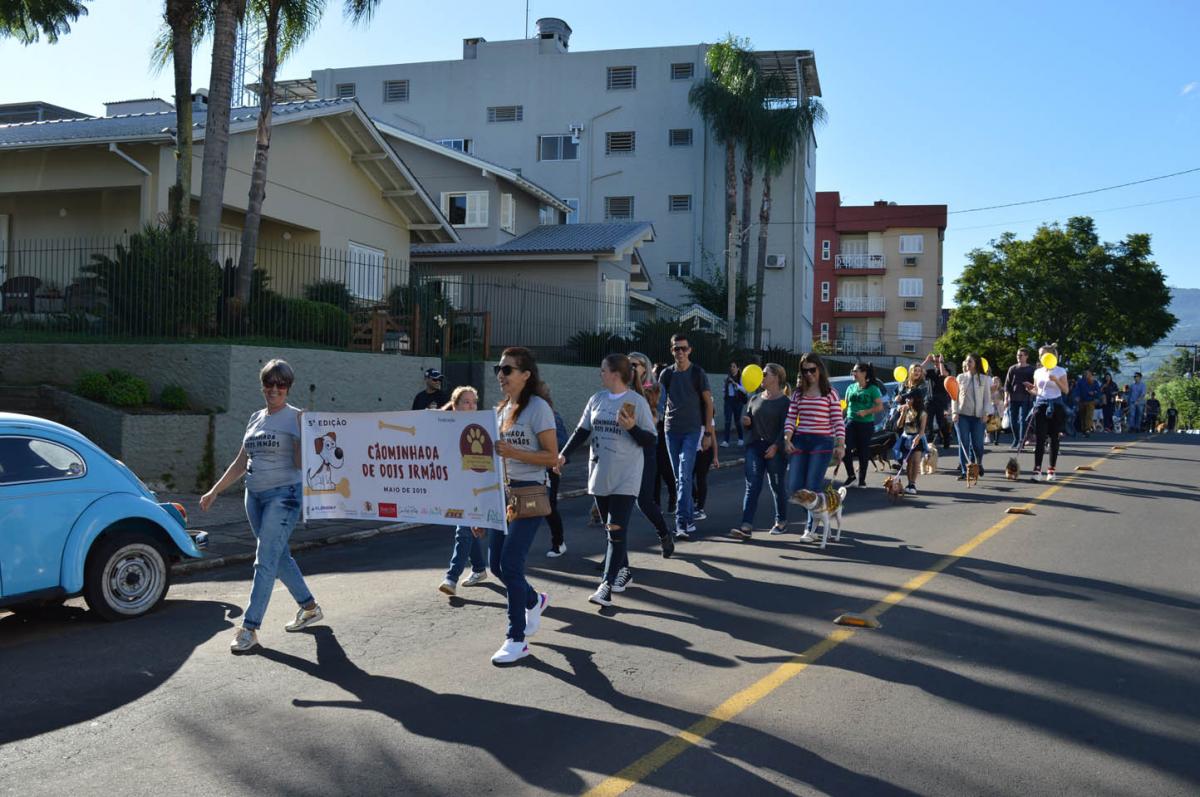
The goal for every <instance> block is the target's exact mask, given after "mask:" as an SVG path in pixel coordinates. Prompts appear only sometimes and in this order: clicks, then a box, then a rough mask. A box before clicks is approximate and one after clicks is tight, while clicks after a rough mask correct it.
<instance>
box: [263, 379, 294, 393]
mask: <svg viewBox="0 0 1200 797" xmlns="http://www.w3.org/2000/svg"><path fill="white" fill-rule="evenodd" d="M262 386H263V390H266V389H267V388H271V387H273V388H275V389H276V390H287V389H288V387H290V385H288V383H287V382H280V381H279V380H277V379H264V380H263V383H262Z"/></svg>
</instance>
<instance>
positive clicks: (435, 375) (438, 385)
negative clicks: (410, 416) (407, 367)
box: [412, 368, 450, 410]
mask: <svg viewBox="0 0 1200 797" xmlns="http://www.w3.org/2000/svg"><path fill="white" fill-rule="evenodd" d="M449 400H450V397H449V396H447V395H446V391H444V390H442V372H441V371H439V370H438V369H436V368H426V369H425V389H424V390H422V391H421V392H420V393H418V394H417V395H416V397H415V398H414V399H413V403H412V408H413V409H414V410H427V409H429V408H430V407H432V408H433V409H435V410H436V409H440V408H441V407H442V405H443V404H445V403H446V402H447V401H449Z"/></svg>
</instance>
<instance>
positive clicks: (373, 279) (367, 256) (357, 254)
mask: <svg viewBox="0 0 1200 797" xmlns="http://www.w3.org/2000/svg"><path fill="white" fill-rule="evenodd" d="M349 249H350V251H349V258H348V260H347V263H346V288H347V289H349V291H350V295H352V296H357V297H358V298H359V299H367V300H369V301H378V300H379V299H382V298H383V276H384V268H383V259H384V251H383V250H382V249H376V248H375V247H373V246H364V245H363V244H356V243H354V241H351V242H350V246H349Z"/></svg>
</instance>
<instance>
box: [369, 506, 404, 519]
mask: <svg viewBox="0 0 1200 797" xmlns="http://www.w3.org/2000/svg"><path fill="white" fill-rule="evenodd" d="M368 506H369V504H368ZM379 516H380V517H396V516H397V513H396V505H395V504H380V505H379Z"/></svg>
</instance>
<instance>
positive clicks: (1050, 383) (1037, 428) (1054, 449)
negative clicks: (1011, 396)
mask: <svg viewBox="0 0 1200 797" xmlns="http://www.w3.org/2000/svg"><path fill="white" fill-rule="evenodd" d="M1046 354H1053V355H1054V357H1055V359H1057V358H1058V349H1056V348H1055V347H1054V346H1043V347H1041V348H1040V349H1038V362H1041V359H1042V357H1043V355H1046ZM1025 390H1026V391H1027V392H1028V393H1029V394H1030V395H1032V396H1033V397H1034V400H1033V430H1034V434H1036V435H1037V443H1036V445H1035V447H1034V449H1033V476H1032V477H1031V480H1032V481H1037V480H1038V478H1039V477H1040V476H1041V475H1042V457H1043V456H1044V455H1045V452H1046V440H1047V439H1049V441H1050V467H1049V468H1047V469H1046V481H1048V482H1051V481H1054V467H1055V465H1057V464H1058V438H1059V437H1060V436H1061V434H1062V431H1063V428H1064V424H1065V422H1066V417H1067V405H1066V402H1064V401H1063V396H1064V395H1065V394H1066V392H1067V372H1066V369H1064V368H1062V367H1060V366H1058V365H1055V366H1054V367H1053V368H1046V367H1045V366H1044V365H1043V366H1042V367H1040V368H1038V369H1037V370H1036V371H1034V372H1033V382H1026V383H1025Z"/></svg>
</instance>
